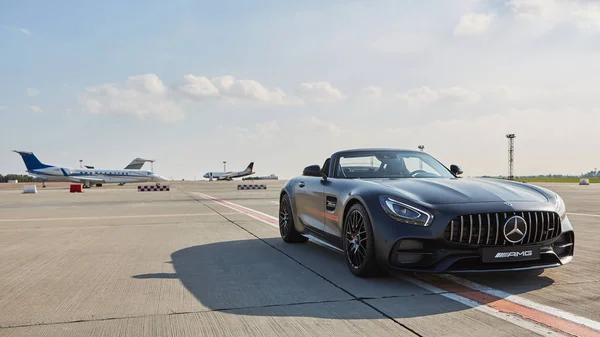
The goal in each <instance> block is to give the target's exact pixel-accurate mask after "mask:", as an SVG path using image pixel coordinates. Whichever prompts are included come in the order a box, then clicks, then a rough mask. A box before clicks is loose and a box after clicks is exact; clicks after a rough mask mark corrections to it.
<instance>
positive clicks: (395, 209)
mask: <svg viewBox="0 0 600 337" xmlns="http://www.w3.org/2000/svg"><path fill="white" fill-rule="evenodd" d="M379 201H380V202H381V205H382V207H383V209H384V210H385V212H386V213H387V214H388V215H389V216H391V217H392V218H394V219H396V220H398V221H401V222H404V223H408V224H411V225H418V226H429V225H431V223H432V222H433V215H432V214H431V213H429V212H426V211H424V210H422V209H419V208H416V207H414V206H410V205H407V204H405V203H402V202H400V201H398V200H394V199H392V198H390V197H380V198H379Z"/></svg>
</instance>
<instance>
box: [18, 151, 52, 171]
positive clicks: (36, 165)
mask: <svg viewBox="0 0 600 337" xmlns="http://www.w3.org/2000/svg"><path fill="white" fill-rule="evenodd" d="M13 152H16V153H18V154H20V155H21V158H23V162H24V163H25V167H27V170H28V171H31V170H39V169H43V168H46V167H51V166H49V165H46V164H42V162H40V160H39V159H37V157H36V156H35V155H34V154H33V152H25V151H16V150H13Z"/></svg>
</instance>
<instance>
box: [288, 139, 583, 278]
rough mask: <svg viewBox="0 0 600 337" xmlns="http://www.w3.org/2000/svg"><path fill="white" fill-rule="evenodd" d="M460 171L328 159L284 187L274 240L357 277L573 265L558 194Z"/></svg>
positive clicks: (394, 158)
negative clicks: (326, 258) (338, 256)
mask: <svg viewBox="0 0 600 337" xmlns="http://www.w3.org/2000/svg"><path fill="white" fill-rule="evenodd" d="M461 174H462V170H461V169H460V167H459V166H457V165H451V166H450V168H449V169H448V168H447V167H446V166H444V165H443V164H441V163H440V162H439V161H438V160H436V159H435V158H433V157H432V156H431V155H429V154H427V153H425V152H422V151H416V150H414V151H413V150H402V149H356V150H345V151H339V152H336V153H334V154H332V155H331V157H330V158H327V159H326V160H325V162H324V164H323V166H322V167H320V166H319V165H311V166H308V167H306V168H305V169H304V171H303V174H302V176H298V177H295V178H292V179H290V180H289V181H288V182H287V183H286V184H285V186H284V187H283V188H282V190H281V194H280V203H279V205H280V206H279V228H280V234H281V237H282V239H283V240H284V241H285V242H288V243H299V242H306V241H307V240H309V239H310V240H314V241H316V242H318V243H320V244H324V245H326V246H328V247H330V248H333V249H335V250H337V251H339V252H341V253H343V254H344V255H345V260H346V264H347V266H348V268H349V269H350V270H351V271H352V273H354V275H356V276H360V277H365V276H374V275H378V274H379V273H380V272H381V271H383V270H387V269H393V270H403V271H415V272H446V273H454V272H480V271H507V270H526V269H537V268H550V267H557V266H561V265H563V264H566V263H568V262H570V261H571V259H572V258H573V251H574V242H575V241H574V240H575V237H574V232H573V227H572V225H571V222H570V221H569V219H568V217H567V214H566V209H565V203H564V201H563V200H562V199H561V197H560V196H559V195H558V194H556V193H554V192H553V191H550V190H548V189H545V188H542V187H539V186H535V185H532V184H527V183H521V182H516V181H512V180H504V179H492V178H463V177H460V175H461Z"/></svg>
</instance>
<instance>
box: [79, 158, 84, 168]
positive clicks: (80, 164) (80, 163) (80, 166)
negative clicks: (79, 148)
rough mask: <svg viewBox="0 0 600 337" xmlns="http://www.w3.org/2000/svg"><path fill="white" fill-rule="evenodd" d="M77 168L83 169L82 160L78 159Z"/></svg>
mask: <svg viewBox="0 0 600 337" xmlns="http://www.w3.org/2000/svg"><path fill="white" fill-rule="evenodd" d="M79 168H80V169H82V168H83V159H79Z"/></svg>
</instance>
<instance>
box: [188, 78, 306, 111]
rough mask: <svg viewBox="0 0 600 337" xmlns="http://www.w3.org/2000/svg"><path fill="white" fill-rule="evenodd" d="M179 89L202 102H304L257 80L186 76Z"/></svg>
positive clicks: (281, 103)
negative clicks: (208, 100) (211, 100)
mask: <svg viewBox="0 0 600 337" xmlns="http://www.w3.org/2000/svg"><path fill="white" fill-rule="evenodd" d="M176 87H177V89H178V90H179V91H180V92H182V93H184V94H185V95H186V96H187V97H190V98H192V99H194V100H198V101H202V100H207V99H215V98H218V99H224V100H226V101H228V102H230V103H235V102H237V101H249V102H256V103H263V104H273V105H299V104H302V103H303V102H302V101H301V100H300V99H298V98H296V97H292V96H289V95H287V94H286V93H285V92H283V90H281V89H279V88H275V89H268V88H266V87H265V86H263V85H262V84H260V83H259V82H258V81H255V80H238V79H236V78H235V77H233V76H230V75H226V76H219V77H215V78H213V79H208V78H207V77H204V76H195V75H192V74H188V75H185V76H184V77H183V81H182V83H181V84H179V85H177V86H176Z"/></svg>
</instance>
